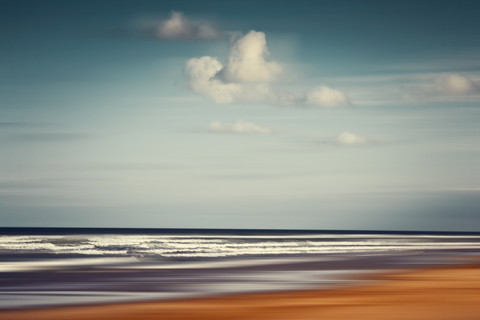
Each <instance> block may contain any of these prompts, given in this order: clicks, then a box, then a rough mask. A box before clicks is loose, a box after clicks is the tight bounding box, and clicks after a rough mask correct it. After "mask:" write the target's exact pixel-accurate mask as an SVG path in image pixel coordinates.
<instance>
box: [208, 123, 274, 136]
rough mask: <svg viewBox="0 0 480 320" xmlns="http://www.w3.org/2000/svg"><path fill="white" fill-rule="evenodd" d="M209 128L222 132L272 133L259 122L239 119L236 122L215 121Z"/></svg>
mask: <svg viewBox="0 0 480 320" xmlns="http://www.w3.org/2000/svg"><path fill="white" fill-rule="evenodd" d="M209 129H210V130H211V131H213V132H222V133H240V134H242V133H243V134H265V135H268V134H271V133H272V130H271V129H269V128H267V127H263V126H260V125H258V124H255V123H252V122H247V121H243V120H238V121H237V122H235V123H222V122H220V121H213V122H211V123H210V125H209Z"/></svg>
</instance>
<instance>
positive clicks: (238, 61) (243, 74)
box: [185, 30, 350, 107]
mask: <svg viewBox="0 0 480 320" xmlns="http://www.w3.org/2000/svg"><path fill="white" fill-rule="evenodd" d="M269 54H270V53H269V50H268V48H267V41H266V37H265V33H263V32H257V31H254V30H251V31H250V32H248V33H247V34H246V35H244V36H240V37H238V38H237V39H236V40H235V41H233V43H232V45H231V48H230V55H229V57H228V59H227V63H226V64H225V65H223V64H222V63H221V62H220V61H219V60H218V59H217V58H216V57H211V56H204V57H201V58H192V59H190V60H188V61H187V62H186V64H185V69H186V75H187V78H188V81H189V85H190V88H191V90H192V91H193V92H195V93H197V94H200V95H203V96H205V97H208V98H210V99H212V100H214V101H215V102H216V103H220V104H227V103H234V102H257V103H258V102H259V103H267V104H270V105H284V106H319V107H338V106H346V105H349V104H350V101H349V99H348V98H347V95H346V94H345V93H343V92H342V91H340V90H337V89H332V88H329V87H326V86H318V87H316V88H313V89H310V90H308V91H307V92H306V93H292V92H290V91H288V90H284V89H278V88H277V87H276V86H275V83H277V82H279V81H282V80H285V77H286V76H287V75H286V74H285V72H284V69H283V67H282V66H281V65H280V63H278V62H276V61H271V60H270V59H269Z"/></svg>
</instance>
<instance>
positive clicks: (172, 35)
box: [151, 11, 222, 41]
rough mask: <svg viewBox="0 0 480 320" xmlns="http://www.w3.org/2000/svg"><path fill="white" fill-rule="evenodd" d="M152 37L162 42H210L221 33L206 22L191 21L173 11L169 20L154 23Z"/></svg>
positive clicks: (219, 36)
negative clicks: (162, 40)
mask: <svg viewBox="0 0 480 320" xmlns="http://www.w3.org/2000/svg"><path fill="white" fill-rule="evenodd" d="M151 29H152V33H153V36H155V37H157V38H159V39H164V40H172V41H175V40H212V39H219V38H221V37H222V33H221V32H220V31H218V30H217V29H215V28H214V27H213V26H211V25H209V24H208V23H206V22H199V21H192V20H190V19H188V18H187V17H185V16H184V15H183V14H182V13H181V12H176V11H173V12H172V15H171V16H170V18H169V19H167V20H163V21H160V22H159V23H156V24H155V25H154V26H153V27H152V28H151Z"/></svg>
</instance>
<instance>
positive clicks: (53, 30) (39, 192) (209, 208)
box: [0, 1, 480, 231]
mask: <svg viewBox="0 0 480 320" xmlns="http://www.w3.org/2000/svg"><path fill="white" fill-rule="evenodd" d="M478 9H479V5H478V4H477V3H476V2H475V1H455V2H453V1H422V2H418V1H317V2H312V1H291V2H282V5H279V3H278V2H273V1H262V2H260V3H258V2H254V1H228V2H226V1H205V2H193V1H170V2H169V1H135V2H134V1H101V2H98V1H82V2H67V1H42V2H40V1H3V2H2V10H1V11H0V16H1V17H0V18H1V19H0V21H1V22H0V37H1V43H0V50H1V52H2V54H1V58H0V141H1V146H2V153H1V157H0V224H1V225H2V226H72V227H158V228H168V227H178V228H182V227H202V228H295V229H385V230H446V231H448V230H450V231H479V229H478V226H479V225H480V197H479V196H480V194H479V193H480V169H479V167H478V163H480V134H479V133H480V129H479V120H480V33H479V31H478V30H480V21H479V19H477V12H478Z"/></svg>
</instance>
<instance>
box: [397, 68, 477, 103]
mask: <svg viewBox="0 0 480 320" xmlns="http://www.w3.org/2000/svg"><path fill="white" fill-rule="evenodd" d="M479 89H480V85H479V84H478V83H477V81H475V80H474V79H472V78H470V77H468V76H465V75H460V74H456V73H449V74H441V75H434V76H430V77H429V78H427V79H425V80H423V81H422V82H419V83H417V84H414V85H412V86H408V87H406V90H405V95H404V97H405V98H406V99H407V100H411V101H463V100H466V101H468V99H467V98H468V97H470V96H472V95H473V94H476V93H479V91H480V90H479Z"/></svg>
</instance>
